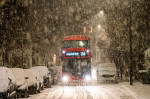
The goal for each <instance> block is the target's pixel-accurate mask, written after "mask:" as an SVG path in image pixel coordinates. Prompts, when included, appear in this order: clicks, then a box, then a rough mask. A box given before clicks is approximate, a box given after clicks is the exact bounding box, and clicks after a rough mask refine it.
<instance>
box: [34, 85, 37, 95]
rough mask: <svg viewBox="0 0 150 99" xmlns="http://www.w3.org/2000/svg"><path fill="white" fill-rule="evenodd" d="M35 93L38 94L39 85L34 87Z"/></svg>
mask: <svg viewBox="0 0 150 99" xmlns="http://www.w3.org/2000/svg"><path fill="white" fill-rule="evenodd" d="M34 93H35V94H37V85H36V86H35V87H34Z"/></svg>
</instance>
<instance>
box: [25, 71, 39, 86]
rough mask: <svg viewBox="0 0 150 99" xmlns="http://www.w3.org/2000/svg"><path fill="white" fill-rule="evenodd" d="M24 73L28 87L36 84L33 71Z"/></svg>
mask: <svg viewBox="0 0 150 99" xmlns="http://www.w3.org/2000/svg"><path fill="white" fill-rule="evenodd" d="M24 72H25V73H26V76H27V77H28V78H29V79H27V83H28V86H32V85H34V84H36V82H37V80H36V76H35V75H34V73H33V71H32V70H31V69H24Z"/></svg>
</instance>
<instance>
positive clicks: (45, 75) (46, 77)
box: [31, 66, 51, 88]
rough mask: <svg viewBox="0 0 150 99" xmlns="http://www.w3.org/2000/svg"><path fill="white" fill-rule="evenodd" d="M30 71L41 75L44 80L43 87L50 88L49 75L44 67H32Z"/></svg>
mask: <svg viewBox="0 0 150 99" xmlns="http://www.w3.org/2000/svg"><path fill="white" fill-rule="evenodd" d="M31 69H33V70H35V71H37V72H39V73H40V74H41V75H42V77H43V80H44V87H47V88H50V87H51V74H50V71H49V70H48V68H47V67H46V66H34V67H32V68H31Z"/></svg>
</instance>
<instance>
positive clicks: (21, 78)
mask: <svg viewBox="0 0 150 99" xmlns="http://www.w3.org/2000/svg"><path fill="white" fill-rule="evenodd" d="M10 70H11V72H12V73H13V75H14V77H15V79H16V84H17V86H22V85H24V84H25V83H26V80H25V77H26V74H25V72H24V70H23V69H21V68H10Z"/></svg>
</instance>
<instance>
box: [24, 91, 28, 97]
mask: <svg viewBox="0 0 150 99" xmlns="http://www.w3.org/2000/svg"><path fill="white" fill-rule="evenodd" d="M28 96H29V91H28V90H27V89H26V90H25V93H24V97H25V98H27V97H28Z"/></svg>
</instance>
